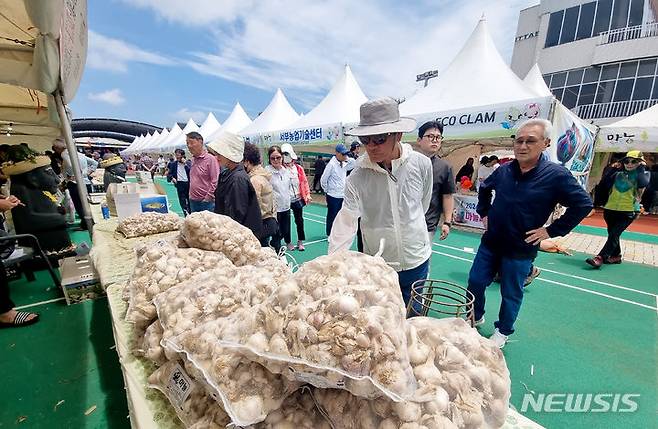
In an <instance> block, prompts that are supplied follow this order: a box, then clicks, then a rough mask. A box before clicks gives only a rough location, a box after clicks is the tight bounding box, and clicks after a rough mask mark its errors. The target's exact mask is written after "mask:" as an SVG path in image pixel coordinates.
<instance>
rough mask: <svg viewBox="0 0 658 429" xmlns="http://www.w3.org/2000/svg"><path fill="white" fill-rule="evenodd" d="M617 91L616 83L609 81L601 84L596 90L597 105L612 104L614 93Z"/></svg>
mask: <svg viewBox="0 0 658 429" xmlns="http://www.w3.org/2000/svg"><path fill="white" fill-rule="evenodd" d="M614 90H615V82H614V81H612V80H608V81H605V82H599V87H598V89H597V90H596V104H602V103H610V102H611V101H612V93H613V92H614Z"/></svg>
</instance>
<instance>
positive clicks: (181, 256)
mask: <svg viewBox="0 0 658 429" xmlns="http://www.w3.org/2000/svg"><path fill="white" fill-rule="evenodd" d="M211 269H219V270H223V271H225V272H226V273H231V272H232V271H233V270H235V267H234V266H233V264H232V263H231V261H229V260H228V259H227V258H226V257H225V256H224V255H222V254H221V253H218V252H209V251H205V250H200V249H193V248H189V249H180V248H177V247H175V246H174V245H173V244H172V243H170V242H166V241H158V242H156V243H154V244H152V245H149V246H148V247H147V249H146V251H145V252H143V254H142V256H140V257H139V259H138V260H137V264H136V265H135V269H134V271H133V274H132V276H131V278H130V280H129V282H128V284H127V286H126V287H127V288H128V291H129V295H130V299H129V300H128V302H129V304H128V310H127V311H126V321H127V322H131V323H134V324H135V325H136V326H137V328H138V329H142V328H146V327H147V326H148V325H149V324H150V323H151V322H152V321H153V320H155V318H156V309H155V306H154V305H153V304H152V300H153V298H154V297H155V296H156V295H158V294H159V293H161V292H164V291H166V290H167V289H169V288H171V287H174V286H176V285H178V284H179V283H180V282H183V281H185V280H187V279H190V278H192V277H194V276H195V275H197V274H200V273H203V272H205V271H209V270H211Z"/></svg>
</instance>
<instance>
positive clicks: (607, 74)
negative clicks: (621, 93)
mask: <svg viewBox="0 0 658 429" xmlns="http://www.w3.org/2000/svg"><path fill="white" fill-rule="evenodd" d="M618 71H619V64H608V65H607V66H603V67H602V68H601V80H609V79H617V72H618Z"/></svg>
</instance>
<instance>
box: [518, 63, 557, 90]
mask: <svg viewBox="0 0 658 429" xmlns="http://www.w3.org/2000/svg"><path fill="white" fill-rule="evenodd" d="M523 83H524V84H525V85H526V87H528V88H529V89H530V90H531V91H532V92H534V93H535V94H537V95H539V96H540V97H552V96H553V93H552V92H551V90H550V89H548V86H547V85H546V81H545V80H544V78H543V77H542V75H541V70H540V69H539V64H537V63H535V65H534V66H532V68H531V69H530V71H529V72H528V74H526V75H525V77H524V78H523Z"/></svg>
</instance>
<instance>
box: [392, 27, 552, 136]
mask: <svg viewBox="0 0 658 429" xmlns="http://www.w3.org/2000/svg"><path fill="white" fill-rule="evenodd" d="M550 106H551V97H550V96H547V95H544V96H541V95H538V94H536V93H535V92H533V91H532V90H531V89H530V88H528V87H527V86H526V85H525V84H524V83H523V81H521V79H519V77H518V76H516V75H515V74H514V72H513V71H512V70H511V69H510V68H509V66H508V65H507V64H506V63H505V61H504V60H503V58H502V57H501V56H500V54H499V52H498V50H497V49H496V46H495V44H494V42H493V39H492V38H491V35H490V34H489V30H488V28H487V24H486V21H485V20H484V19H481V20H480V21H479V22H478V24H477V26H476V27H475V30H473V33H472V34H471V36H470V37H469V38H468V40H467V41H466V43H465V44H464V46H463V47H462V49H461V50H460V51H459V53H458V54H457V56H456V57H455V58H454V59H453V60H452V62H451V63H450V64H449V65H448V67H447V68H446V69H445V70H444V71H443V72H442V73H440V74H439V77H438V78H436V79H434V80H432V81H431V82H430V83H429V85H428V86H427V87H425V88H422V89H420V90H419V91H418V92H417V93H416V94H414V95H413V96H411V97H410V98H409V99H407V100H406V101H405V102H403V103H402V104H401V105H400V114H401V115H404V116H413V117H415V118H416V119H418V121H419V125H420V124H422V123H423V122H425V121H427V120H438V121H440V122H441V123H443V125H444V126H445V129H444V135H445V136H446V138H447V139H448V140H455V139H458V140H471V141H473V140H481V139H499V138H505V139H507V138H509V136H510V135H513V134H514V132H515V131H514V130H515V129H516V126H517V125H518V123H519V122H522V121H523V120H525V119H528V118H535V117H540V118H547V117H548V116H549V111H550ZM406 138H407V139H415V136H414V135H413V134H410V135H407V136H406ZM508 143H509V141H508Z"/></svg>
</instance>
